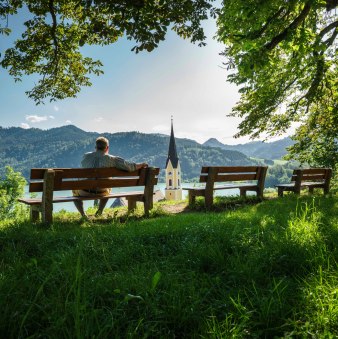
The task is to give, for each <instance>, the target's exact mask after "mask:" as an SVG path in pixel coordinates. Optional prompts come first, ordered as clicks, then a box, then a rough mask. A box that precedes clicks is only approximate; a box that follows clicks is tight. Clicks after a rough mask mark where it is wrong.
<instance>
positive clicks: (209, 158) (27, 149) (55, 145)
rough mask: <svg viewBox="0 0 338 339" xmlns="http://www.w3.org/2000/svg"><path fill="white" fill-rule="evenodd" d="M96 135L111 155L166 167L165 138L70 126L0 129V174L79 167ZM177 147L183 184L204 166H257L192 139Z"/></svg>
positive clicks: (232, 152) (181, 141) (178, 142)
mask: <svg viewBox="0 0 338 339" xmlns="http://www.w3.org/2000/svg"><path fill="white" fill-rule="evenodd" d="M99 135H104V136H105V137H107V138H108V139H109V142H110V152H111V154H114V155H118V156H121V157H124V158H126V159H128V160H130V161H134V162H143V161H146V162H148V163H149V164H150V165H151V166H155V167H160V168H161V169H163V168H164V166H165V162H166V159H167V154H168V145H169V136H168V135H161V134H144V133H139V132H120V133H113V134H110V133H103V134H99V133H96V132H85V131H83V130H81V129H79V128H77V127H75V126H72V125H68V126H63V127H58V128H52V129H49V130H41V129H37V128H30V129H23V128H19V127H10V128H2V127H0V140H1V142H0V175H3V173H4V168H5V166H11V167H13V168H14V170H16V171H20V172H21V173H22V174H23V175H24V176H25V177H26V178H28V177H29V171H30V169H31V168H33V167H79V166H80V162H81V158H82V155H83V154H84V153H85V152H90V151H93V150H94V146H95V139H96V138H97V137H98V136H99ZM176 145H177V151H178V155H179V158H180V162H181V169H182V180H183V181H191V180H193V179H195V178H197V177H198V176H199V173H200V169H201V167H202V166H203V165H209V166H212V165H219V164H222V165H223V166H230V165H232V166H241V165H254V164H256V165H257V164H258V163H259V161H257V160H255V159H250V158H249V157H247V156H246V155H244V154H243V153H241V152H238V151H236V150H223V149H220V148H213V147H208V146H204V145H201V144H199V143H198V142H196V141H194V140H189V139H180V138H176ZM160 180H161V181H164V171H161V175H160Z"/></svg>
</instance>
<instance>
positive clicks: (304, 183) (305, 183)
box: [276, 181, 325, 187]
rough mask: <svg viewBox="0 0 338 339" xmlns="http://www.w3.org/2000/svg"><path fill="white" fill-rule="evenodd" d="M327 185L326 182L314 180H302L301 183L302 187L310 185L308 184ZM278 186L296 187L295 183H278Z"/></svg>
mask: <svg viewBox="0 0 338 339" xmlns="http://www.w3.org/2000/svg"><path fill="white" fill-rule="evenodd" d="M323 185H325V182H324V181H322V182H319V181H313V182H310V181H306V182H302V183H301V185H300V186H301V187H308V186H313V187H315V186H318V187H321V186H323ZM276 187H295V183H291V184H279V185H276Z"/></svg>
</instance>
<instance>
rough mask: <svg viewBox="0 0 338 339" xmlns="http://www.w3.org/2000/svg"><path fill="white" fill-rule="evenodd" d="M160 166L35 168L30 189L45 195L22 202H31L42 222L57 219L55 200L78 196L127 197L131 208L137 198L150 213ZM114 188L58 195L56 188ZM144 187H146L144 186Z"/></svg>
mask: <svg viewBox="0 0 338 339" xmlns="http://www.w3.org/2000/svg"><path fill="white" fill-rule="evenodd" d="M159 170H160V169H159V168H153V167H148V168H142V169H139V170H136V171H134V172H126V171H121V170H118V169H116V168H52V169H48V168H33V169H31V174H30V183H29V192H42V197H41V198H23V199H18V200H19V201H20V202H22V203H24V204H27V205H29V206H30V218H31V221H33V222H34V221H37V220H38V219H39V214H40V213H41V215H42V222H44V223H47V224H49V223H52V222H53V204H54V203H60V202H73V201H76V200H96V199H102V198H104V199H106V198H109V199H110V198H121V197H125V198H126V199H127V200H128V211H132V210H133V209H135V207H136V202H137V201H141V202H143V204H144V213H145V215H146V216H148V215H149V210H150V209H151V208H152V207H153V194H154V185H156V184H157V180H158V174H159ZM117 187H118V188H121V187H122V188H126V187H137V188H138V187H139V188H140V190H138V191H126V192H119V193H114V188H117ZM100 188H101V189H102V188H112V193H111V194H109V195H106V196H104V197H102V196H96V195H93V196H89V197H74V196H64V197H56V196H54V195H53V193H54V192H55V191H68V190H79V189H80V190H91V191H96V190H98V189H100ZM142 188H143V189H142Z"/></svg>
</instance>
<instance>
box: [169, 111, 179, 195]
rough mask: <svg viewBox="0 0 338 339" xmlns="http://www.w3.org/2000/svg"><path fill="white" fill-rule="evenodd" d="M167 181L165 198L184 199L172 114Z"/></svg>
mask: <svg viewBox="0 0 338 339" xmlns="http://www.w3.org/2000/svg"><path fill="white" fill-rule="evenodd" d="M165 181H166V189H165V198H166V199H167V200H182V188H181V165H180V162H179V159H178V156H177V150H176V142H175V136H174V124H173V117H172V116H171V133H170V140H169V150H168V158H167V162H166V164H165Z"/></svg>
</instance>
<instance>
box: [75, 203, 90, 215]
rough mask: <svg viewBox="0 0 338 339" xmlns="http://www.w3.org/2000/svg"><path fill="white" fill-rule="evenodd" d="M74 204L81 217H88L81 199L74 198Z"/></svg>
mask: <svg viewBox="0 0 338 339" xmlns="http://www.w3.org/2000/svg"><path fill="white" fill-rule="evenodd" d="M74 205H75V207H76V208H77V210H78V211H79V212H80V214H81V216H82V217H83V218H88V216H87V214H86V212H85V211H84V209H83V201H82V200H75V201H74Z"/></svg>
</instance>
